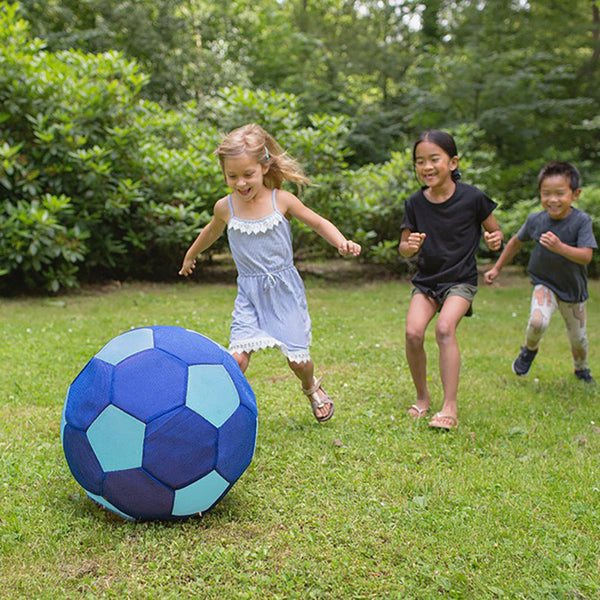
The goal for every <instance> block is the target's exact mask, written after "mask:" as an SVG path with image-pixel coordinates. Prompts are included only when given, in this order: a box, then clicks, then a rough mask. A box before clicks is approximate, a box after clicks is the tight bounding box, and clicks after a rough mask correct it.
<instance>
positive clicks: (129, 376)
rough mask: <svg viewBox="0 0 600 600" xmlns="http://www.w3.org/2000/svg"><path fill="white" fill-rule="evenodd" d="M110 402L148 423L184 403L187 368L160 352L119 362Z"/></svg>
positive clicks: (144, 354)
mask: <svg viewBox="0 0 600 600" xmlns="http://www.w3.org/2000/svg"><path fill="white" fill-rule="evenodd" d="M114 369H115V371H114V383H113V396H112V402H113V404H114V405H115V406H117V407H119V408H120V409H122V410H124V411H125V412H126V413H129V414H130V415H132V416H134V417H136V418H137V419H139V420H140V421H143V422H144V423H147V422H148V421H149V420H150V419H152V418H153V417H155V416H158V415H161V414H163V413H165V412H167V411H169V410H172V409H173V408H176V407H177V406H181V405H182V404H184V403H185V395H186V387H187V366H186V365H185V364H183V363H182V362H181V361H179V360H177V359H176V358H174V357H172V356H170V355H168V354H165V353H164V352H162V351H161V350H156V349H155V348H153V349H152V350H146V351H144V352H139V353H138V354H134V355H133V356H130V357H129V358H127V359H125V360H124V361H122V362H121V363H119V364H118V365H117V366H116V367H115V368H114Z"/></svg>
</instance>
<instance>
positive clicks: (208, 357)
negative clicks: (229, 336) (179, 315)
mask: <svg viewBox="0 0 600 600" xmlns="http://www.w3.org/2000/svg"><path fill="white" fill-rule="evenodd" d="M152 329H153V331H154V347H155V348H160V349H161V350H164V351H165V352H169V353H170V354H173V355H174V356H177V358H180V359H181V360H182V361H184V362H185V363H187V364H188V365H201V364H206V365H210V364H219V363H221V361H222V359H223V355H228V353H227V351H226V350H224V349H223V348H222V347H221V346H219V345H218V344H216V343H215V342H213V341H212V340H210V339H209V338H207V337H204V336H203V335H200V334H199V333H195V332H193V331H189V330H188V329H184V328H183V327H166V326H165V327H160V326H157V327H152Z"/></svg>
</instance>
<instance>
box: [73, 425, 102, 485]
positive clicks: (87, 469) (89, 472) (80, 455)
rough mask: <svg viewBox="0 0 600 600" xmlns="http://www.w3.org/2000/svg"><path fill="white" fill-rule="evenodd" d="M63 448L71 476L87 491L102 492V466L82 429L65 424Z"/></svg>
mask: <svg viewBox="0 0 600 600" xmlns="http://www.w3.org/2000/svg"><path fill="white" fill-rule="evenodd" d="M63 449H64V451H65V457H66V459H67V464H68V465H69V469H71V473H73V477H75V479H76V480H77V482H78V483H79V485H81V487H83V488H84V489H85V490H86V491H87V492H91V493H92V494H100V493H101V492H102V477H103V472H102V467H101V466H100V463H99V462H98V459H97V458H96V455H95V454H94V451H93V450H92V447H91V446H90V443H89V441H88V439H87V437H86V435H85V433H84V432H83V431H79V430H78V429H74V428H73V427H71V426H70V425H66V426H65V428H64V431H63Z"/></svg>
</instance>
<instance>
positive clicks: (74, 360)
mask: <svg viewBox="0 0 600 600" xmlns="http://www.w3.org/2000/svg"><path fill="white" fill-rule="evenodd" d="M590 290H591V298H590V300H589V303H588V336H589V342H590V367H591V369H592V372H593V373H594V374H595V375H596V376H597V377H600V360H599V359H598V356H599V352H600V283H599V282H592V283H591V285H590ZM307 292H308V300H309V306H310V310H311V315H312V319H313V339H314V344H313V357H314V359H315V362H316V364H317V369H318V373H319V374H325V375H326V387H327V390H328V391H329V392H330V394H331V395H332V396H333V397H334V398H335V399H336V414H335V417H334V419H333V420H332V421H331V422H329V423H327V424H325V425H319V424H317V423H316V422H315V421H314V419H313V418H312V415H311V413H310V409H309V405H308V402H307V401H306V399H305V398H304V396H302V394H301V393H300V390H299V385H298V382H297V381H296V380H295V378H294V377H293V375H292V374H291V372H290V371H289V370H288V369H287V366H286V365H285V361H284V359H283V357H282V356H281V354H279V353H278V352H277V351H275V350H269V351H263V352H261V353H259V354H257V355H255V356H254V357H253V359H252V361H251V364H250V368H249V370H248V372H247V377H248V380H249V381H250V383H251V385H252V387H253V388H254V391H255V393H256V396H257V400H258V407H259V433H258V441H257V448H256V453H255V456H254V459H253V462H252V464H251V465H250V467H249V469H248V470H247V471H246V473H244V475H243V476H242V477H241V479H240V480H239V481H238V482H237V483H236V485H235V486H234V487H233V489H232V490H231V491H230V492H229V494H228V495H227V496H226V497H225V498H224V500H223V501H222V502H221V503H220V504H219V505H217V507H215V509H213V510H212V511H211V512H209V513H208V514H206V515H205V516H204V517H202V518H201V519H200V518H198V519H191V520H188V521H185V522H177V523H161V522H148V523H132V522H125V521H122V520H120V519H119V518H117V517H115V516H112V515H111V513H109V512H107V511H105V510H103V509H101V508H99V507H97V506H96V505H95V504H94V503H93V502H92V501H90V500H89V499H88V498H87V496H86V495H85V493H84V492H83V490H82V489H81V488H80V487H79V485H78V484H77V483H76V482H75V480H74V479H73V478H72V476H71V474H70V472H69V470H68V467H67V465H66V462H65V460H64V455H63V452H62V448H61V444H60V439H59V427H60V416H61V410H62V405H63V401H64V397H65V393H66V390H67V388H68V386H69V384H70V383H71V381H72V380H73V379H74V377H75V376H76V375H77V374H78V372H79V371H80V370H81V368H82V367H83V366H84V365H85V363H86V362H87V361H88V360H89V359H90V358H91V356H93V355H94V354H95V353H96V352H97V351H98V350H99V349H100V348H101V347H102V346H103V345H104V344H105V343H106V342H107V341H109V340H110V339H112V338H113V337H114V336H116V335H117V334H119V333H121V332H123V331H125V330H127V329H129V328H131V327H138V326H142V325H153V324H163V325H182V326H185V327H189V328H191V329H195V330H197V331H199V332H201V333H203V334H205V335H208V336H209V337H211V338H212V339H214V340H216V341H218V342H220V343H223V344H226V343H227V340H228V331H229V322H230V313H231V309H232V306H233V300H234V298H235V286H234V285H227V284H206V283H192V282H186V283H181V284H176V285H142V284H131V285H124V286H122V287H120V288H115V289H111V290H108V291H107V290H104V291H103V290H99V289H97V290H87V291H84V292H81V293H79V294H75V295H69V296H65V297H59V298H52V299H44V298H34V299H8V300H7V299H4V300H0V334H1V337H0V364H1V368H0V373H1V375H2V376H1V377H0V598H3V599H12V598H19V599H21V598H35V599H44V598H119V599H120V598H161V599H164V598H173V599H176V598H200V599H219V600H222V599H230V598H231V599H233V598H235V599H237V598H249V599H279V598H281V599H292V598H302V599H310V598H319V599H321V598H323V599H326V598H340V599H342V598H343V599H365V598H370V599H379V598H398V599H399V598H410V599H412V598H415V599H417V598H419V599H420V598H475V599H481V598H482V599H486V598H511V599H513V598H527V599H538V598H539V599H542V598H543V599H551V598H552V599H554V598H568V599H577V600H581V599H592V598H599V597H600V575H599V571H600V563H599V560H600V459H599V456H600V452H599V451H600V395H599V391H598V387H597V386H586V385H585V384H582V383H580V382H578V381H576V380H575V378H574V377H573V374H572V364H571V358H570V353H569V347H568V342H567V338H566V334H565V331H564V324H563V322H562V319H561V318H560V315H559V314H556V315H555V318H554V320H553V322H552V324H551V327H550V330H549V331H548V332H547V335H546V338H545V340H544V342H543V346H542V348H541V350H540V353H539V355H538V358H537V360H536V362H535V363H534V366H533V368H532V371H531V373H530V375H529V376H528V377H526V378H518V377H516V376H515V375H513V374H512V372H511V370H510V365H511V362H512V360H513V359H514V357H515V356H516V353H517V352H518V349H519V346H520V345H521V343H522V341H523V335H524V329H525V324H526V320H527V315H528V307H529V298H530V292H531V288H530V285H529V282H528V281H527V280H526V279H525V278H514V279H509V280H506V281H505V282H504V283H503V284H502V286H501V287H495V288H493V289H486V288H483V287H481V288H480V292H479V294H478V296H477V299H476V302H475V315H474V316H473V317H472V318H470V319H465V320H464V321H463V322H462V323H461V325H460V327H459V334H458V335H459V343H460V346H461V352H462V373H461V384H460V394H459V403H460V406H459V420H460V427H459V429H458V430H457V431H454V432H450V433H442V432H439V431H433V430H430V429H429V428H428V427H427V424H426V421H425V420H422V421H420V422H413V421H412V420H411V419H410V418H408V417H407V416H406V415H405V413H406V408H407V407H408V406H409V405H410V404H411V403H412V402H413V398H414V391H413V386H412V382H411V379H410V374H409V372H408V368H407V365H406V361H405V358H404V341H403V338H404V321H405V315H406V309H407V305H408V300H409V296H410V285H409V284H408V283H406V282H402V281H382V282H371V283H365V284H360V283H357V282H355V281H349V282H347V283H345V284H344V283H328V282H327V281H323V280H321V279H314V278H311V277H308V280H307ZM427 346H428V355H429V368H430V379H431V391H432V392H433V394H434V398H435V403H436V405H435V407H434V408H439V405H440V402H441V384H440V381H439V376H438V368H437V356H438V353H437V346H436V344H435V339H434V335H433V326H432V327H431V328H430V331H429V332H428V338H427Z"/></svg>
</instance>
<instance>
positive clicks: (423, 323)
mask: <svg viewBox="0 0 600 600" xmlns="http://www.w3.org/2000/svg"><path fill="white" fill-rule="evenodd" d="M437 309H438V304H437V302H436V301H435V300H434V299H433V298H430V297H429V296H426V295H425V294H418V293H417V294H414V295H413V297H412V298H411V300H410V304H409V306H408V312H407V315H406V336H405V337H406V360H407V362H408V367H409V369H410V374H411V376H412V380H413V383H414V385H415V389H416V392H417V399H416V402H415V404H414V405H413V406H411V407H410V408H409V409H408V413H409V415H411V416H412V417H415V418H417V417H420V416H422V415H423V414H424V413H425V412H427V410H429V405H430V403H431V398H430V396H429V390H428V389H427V355H426V354H425V347H424V341H425V330H426V329H427V325H429V323H430V321H431V319H433V317H434V316H435V313H436V312H437Z"/></svg>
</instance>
